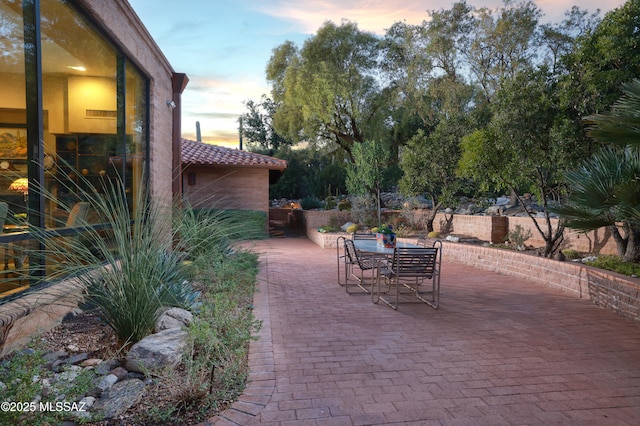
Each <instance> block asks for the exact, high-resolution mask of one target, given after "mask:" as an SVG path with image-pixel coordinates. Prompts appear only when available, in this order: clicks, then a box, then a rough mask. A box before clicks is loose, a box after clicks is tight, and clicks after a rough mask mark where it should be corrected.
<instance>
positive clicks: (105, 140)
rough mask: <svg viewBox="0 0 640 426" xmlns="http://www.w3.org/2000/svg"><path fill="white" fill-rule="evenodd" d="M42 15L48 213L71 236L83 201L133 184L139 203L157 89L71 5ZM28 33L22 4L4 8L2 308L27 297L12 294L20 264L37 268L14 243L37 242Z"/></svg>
mask: <svg viewBox="0 0 640 426" xmlns="http://www.w3.org/2000/svg"><path fill="white" fill-rule="evenodd" d="M40 14H41V19H40V25H41V29H40V30H41V37H40V39H41V43H42V50H41V52H42V56H41V60H42V75H41V82H42V109H43V111H42V114H43V128H42V131H43V132H42V134H43V138H42V141H41V143H42V147H43V148H44V154H45V155H44V161H43V162H42V164H41V166H42V168H43V169H44V182H42V188H43V191H42V192H44V193H47V194H49V195H48V196H45V197H44V198H45V199H44V205H42V206H40V211H41V212H42V214H43V216H44V217H45V226H46V227H49V228H59V227H69V226H72V224H71V225H70V223H71V220H70V218H71V217H72V216H73V215H70V211H71V210H72V208H73V207H74V206H78V205H79V203H84V202H86V201H87V200H86V199H85V198H86V197H85V196H83V191H89V192H91V191H94V190H95V191H97V192H98V193H99V192H100V191H102V188H103V187H104V184H105V183H108V182H115V181H116V180H118V179H124V182H125V188H126V190H127V191H126V193H127V197H128V198H130V201H132V200H134V199H135V191H137V190H139V188H142V186H143V185H142V182H141V179H142V177H143V168H144V166H145V163H144V158H145V155H146V144H147V140H148V137H147V108H148V105H147V99H148V93H147V87H148V81H147V79H146V77H144V76H143V75H142V74H140V73H139V72H138V71H137V69H136V68H135V67H134V66H133V65H131V64H130V63H128V61H127V60H126V58H124V57H123V56H122V54H121V53H119V52H118V51H117V49H115V48H114V46H113V45H112V44H111V43H110V42H108V41H107V39H106V38H105V37H103V36H102V35H101V34H100V32H99V31H98V30H97V29H96V28H95V27H93V26H92V25H91V23H89V21H87V20H86V19H85V18H84V17H83V16H82V15H81V14H79V13H78V12H77V11H76V10H75V9H74V8H73V7H72V6H71V5H70V3H69V2H67V1H64V0H40ZM24 31H25V30H24V20H23V16H22V2H21V1H19V0H0V93H2V96H1V97H0V221H2V222H3V223H2V224H3V233H2V234H0V270H1V271H2V274H0V298H1V297H3V295H6V294H8V293H6V292H8V291H11V290H12V289H16V288H23V287H24V286H23V285H24V282H23V280H21V282H20V285H16V284H15V283H14V284H11V285H9V282H10V281H11V280H9V279H8V278H7V277H8V276H9V275H10V273H9V272H7V271H8V270H10V269H11V268H13V270H14V271H15V269H16V267H17V265H18V263H19V264H20V266H25V265H26V267H28V260H29V259H28V257H24V256H22V255H20V256H17V255H15V253H23V251H20V250H19V247H20V244H22V245H23V246H24V245H26V244H27V243H26V242H21V243H20V244H17V243H16V242H8V241H9V239H8V238H7V235H9V233H13V234H16V233H23V234H28V232H26V231H25V226H24V225H25V223H26V220H25V216H26V215H27V203H26V198H25V197H27V196H29V197H31V196H36V195H37V194H36V195H30V194H33V193H35V192H37V191H29V188H28V184H27V185H24V182H25V181H26V180H27V179H28V178H29V176H28V170H27V166H28V164H29V161H30V159H29V158H28V157H27V142H26V141H27V139H26V135H27V131H28V130H29V128H30V127H29V126H30V123H27V117H26V108H27V106H26V103H27V99H26V85H25V81H26V76H25V63H24V61H25V55H24V49H25V47H24V45H25V43H24ZM119 64H124V67H122V70H124V72H120V71H119V70H120V68H119ZM119 79H120V80H119ZM119 92H120V93H119ZM29 102H31V100H29ZM36 129H37V127H36ZM21 183H22V184H21ZM31 201H33V200H31ZM5 205H6V206H7V208H6V215H5V216H4V219H3V206H5ZM81 205H82V206H83V207H84V206H86V204H81ZM129 205H130V206H132V204H129ZM31 206H33V204H31ZM82 211H83V212H84V213H86V215H85V216H86V218H87V219H89V220H90V221H92V222H99V221H100V218H98V217H95V214H93V215H92V213H91V211H86V212H85V209H82ZM84 213H83V214H84ZM26 238H28V235H26ZM25 241H28V240H25ZM18 257H20V259H18ZM14 258H15V259H14ZM14 260H15V261H14ZM3 263H4V265H3ZM11 273H13V272H11ZM3 292H5V293H3Z"/></svg>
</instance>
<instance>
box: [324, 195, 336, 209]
mask: <svg viewBox="0 0 640 426" xmlns="http://www.w3.org/2000/svg"><path fill="white" fill-rule="evenodd" d="M335 207H336V200H335V199H334V198H333V197H327V198H325V200H324V209H325V210H333V209H334V208H335Z"/></svg>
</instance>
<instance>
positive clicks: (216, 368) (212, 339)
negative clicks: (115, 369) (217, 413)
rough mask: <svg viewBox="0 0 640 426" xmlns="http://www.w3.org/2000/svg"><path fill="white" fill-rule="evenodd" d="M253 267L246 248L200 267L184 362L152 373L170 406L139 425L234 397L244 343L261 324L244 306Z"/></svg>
mask: <svg viewBox="0 0 640 426" xmlns="http://www.w3.org/2000/svg"><path fill="white" fill-rule="evenodd" d="M257 265H258V262H257V256H256V255H255V254H252V253H248V252H245V251H239V252H236V253H234V254H233V255H232V256H230V257H228V258H223V257H221V256H219V255H216V254H212V255H211V256H210V258H209V262H208V263H206V264H204V265H203V267H202V270H201V271H200V272H201V274H202V276H203V277H205V278H204V279H203V280H202V281H203V284H204V289H203V306H202V309H201V311H200V313H199V315H197V316H196V317H195V318H194V321H193V323H192V324H191V325H190V327H189V330H188V331H189V339H190V344H189V345H187V349H186V351H185V354H184V356H183V363H182V365H181V366H180V367H179V369H178V370H176V369H173V368H167V369H166V370H164V371H160V372H158V373H157V374H159V375H160V376H161V377H162V379H163V380H162V385H161V387H160V388H159V389H158V392H161V393H162V394H163V396H165V397H164V398H162V400H163V401H166V402H167V403H169V406H167V407H162V409H157V410H155V411H154V412H149V413H147V418H145V419H140V420H141V423H144V424H158V423H161V422H162V420H163V419H164V418H166V417H171V416H172V413H173V412H175V411H180V410H184V409H189V410H190V411H195V410H198V411H199V412H202V413H204V412H206V410H208V409H218V408H220V402H221V401H229V400H233V399H235V398H236V397H237V396H238V394H239V392H240V390H241V389H242V384H243V383H244V380H245V378H246V371H247V366H246V355H247V350H248V345H247V343H248V341H249V340H250V338H251V333H252V332H254V331H258V330H259V328H260V326H261V325H260V323H259V322H257V321H256V320H255V318H254V317H253V315H252V312H251V310H250V309H247V308H248V307H250V301H251V300H252V295H253V291H254V285H255V276H256V273H257Z"/></svg>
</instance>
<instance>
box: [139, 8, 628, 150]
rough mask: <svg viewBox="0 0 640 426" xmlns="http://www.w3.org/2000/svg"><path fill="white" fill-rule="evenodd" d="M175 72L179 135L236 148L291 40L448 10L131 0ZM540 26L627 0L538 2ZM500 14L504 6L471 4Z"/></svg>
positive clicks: (380, 30)
mask: <svg viewBox="0 0 640 426" xmlns="http://www.w3.org/2000/svg"><path fill="white" fill-rule="evenodd" d="M129 3H130V4H131V6H132V7H133V9H134V10H135V11H136V13H137V14H138V15H139V16H140V19H141V20H142V22H143V23H144V24H145V26H146V27H147V29H148V30H149V32H150V33H151V35H152V36H153V38H154V39H155V40H156V42H157V43H158V45H159V46H160V48H161V49H162V51H163V52H164V54H165V55H166V57H167V58H168V59H169V62H171V64H172V66H173V68H174V70H175V71H176V72H182V73H186V74H187V76H188V77H189V84H188V86H187V88H186V90H185V92H184V94H183V108H182V135H183V137H185V138H188V139H195V131H196V121H199V122H200V127H201V130H202V139H203V141H205V142H210V143H216V144H220V145H227V146H237V145H238V117H239V116H240V115H241V114H242V113H244V112H246V108H245V106H244V102H245V101H247V100H249V99H253V100H255V101H259V100H260V97H261V95H262V94H263V93H264V94H267V95H269V92H270V90H269V86H268V85H267V82H266V79H265V67H266V65H267V62H268V60H269V58H270V56H271V52H272V50H273V49H274V48H275V47H277V46H279V45H280V44H282V43H283V42H284V41H286V40H291V41H293V42H294V43H295V44H296V45H297V46H299V47H301V46H302V44H303V42H304V40H306V39H307V38H309V37H310V36H312V35H314V34H315V33H316V32H317V30H318V28H319V27H320V26H321V25H322V24H323V23H324V22H325V21H327V20H331V21H333V22H335V23H336V24H340V22H341V21H342V20H343V19H347V20H349V21H352V22H356V23H357V24H358V28H360V29H361V30H364V31H371V32H374V33H376V34H379V35H383V34H384V32H385V30H386V29H387V28H389V27H390V26H391V25H392V24H393V23H394V22H397V21H403V20H404V21H406V22H407V23H409V24H418V23H420V22H422V21H423V20H424V19H425V18H426V11H427V10H434V9H449V8H450V7H451V5H452V4H453V3H454V2H453V1H442V0H394V1H388V0H226V1H224V0H186V1H168V0H162V1H158V0H129ZM535 3H536V4H537V5H538V7H539V8H540V9H542V11H543V12H544V13H545V16H544V18H543V20H544V21H545V22H546V21H551V22H560V21H561V20H562V19H563V17H564V13H565V11H567V10H569V9H570V8H571V6H573V5H574V4H579V6H580V8H582V9H587V10H589V11H590V12H594V11H595V10H596V9H598V8H600V10H601V11H602V12H603V14H604V13H605V12H607V11H609V10H611V9H614V8H616V7H618V6H620V5H622V4H624V0H580V1H578V0H536V1H535ZM467 4H469V5H472V6H475V7H482V6H486V7H498V6H501V5H502V1H501V0H468V1H467Z"/></svg>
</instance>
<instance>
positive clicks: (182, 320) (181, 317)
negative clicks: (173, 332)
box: [156, 308, 193, 332]
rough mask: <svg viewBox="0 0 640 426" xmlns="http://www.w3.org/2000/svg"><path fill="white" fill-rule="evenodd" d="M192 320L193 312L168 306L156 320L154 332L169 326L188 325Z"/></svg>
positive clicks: (180, 326)
mask: <svg viewBox="0 0 640 426" xmlns="http://www.w3.org/2000/svg"><path fill="white" fill-rule="evenodd" d="M192 321H193V314H191V312H189V311H187V310H184V309H181V308H169V309H167V310H166V311H164V312H163V313H162V314H161V315H160V317H159V318H158V320H157V321H156V332H159V331H163V330H169V329H171V328H182V327H188V326H189V324H191V322H192Z"/></svg>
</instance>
